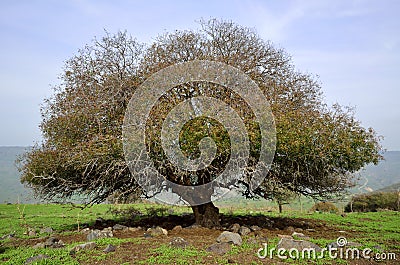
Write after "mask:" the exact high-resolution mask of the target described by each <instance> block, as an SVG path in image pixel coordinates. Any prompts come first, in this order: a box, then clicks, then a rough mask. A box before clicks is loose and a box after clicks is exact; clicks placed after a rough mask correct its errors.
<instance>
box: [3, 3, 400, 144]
mask: <svg viewBox="0 0 400 265" xmlns="http://www.w3.org/2000/svg"><path fill="white" fill-rule="evenodd" d="M399 11H400V1H397V0H393V1H390V0H381V1H375V0H374V1H361V0H360V1H356V0H354V1H352V0H339V1H324V0H318V1H316V0H315V1H314V0H301V1H272V0H268V1H261V0H260V1H255V0H254V1H245V0H244V1H232V0H227V1H188V0H186V1H161V0H160V1H153V0H146V1H118V0H114V1H95V0H92V1H78V0H75V1H70V0H65V1H44V0H43V1H35V0H26V1H24V0H17V1H15V0H3V1H1V2H0V36H1V41H0V126H1V127H0V128H1V130H0V146H1V145H8V146H10V145H19V146H21V145H22V146H26V145H32V144H34V143H35V142H38V141H40V140H41V135H40V130H39V129H38V125H39V123H40V119H41V117H40V112H39V108H40V104H41V102H42V101H43V99H44V98H46V97H48V96H50V95H51V94H52V90H51V87H52V85H54V84H57V83H58V79H57V77H58V75H59V74H60V73H61V71H62V68H63V64H64V61H65V60H66V59H68V58H69V57H71V56H72V55H73V54H75V53H76V52H77V50H78V49H79V48H82V47H83V46H84V45H85V44H87V43H90V42H91V40H93V38H94V37H95V36H97V37H101V36H103V35H104V29H106V30H107V31H108V32H110V33H114V32H116V31H118V30H127V31H128V32H129V33H130V34H131V35H132V36H134V37H136V38H137V39H138V40H139V41H142V42H147V43H149V42H151V41H152V39H154V37H156V36H157V35H158V34H162V33H165V32H168V31H173V30H175V29H197V28H199V25H198V24H197V23H196V21H198V20H199V19H201V18H204V19H208V18H222V19H228V20H232V21H234V22H237V23H238V24H241V25H243V26H248V27H252V28H255V29H256V31H257V32H258V33H259V35H260V36H261V37H262V38H264V39H266V40H267V39H268V40H271V41H273V42H274V43H275V45H276V46H278V47H281V48H284V49H286V51H287V52H288V53H289V54H291V55H292V59H293V62H294V64H295V65H296V67H297V68H298V69H299V70H301V71H305V72H309V73H313V74H316V75H318V76H319V79H320V81H321V83H322V87H323V91H324V93H325V98H326V101H327V102H328V103H335V102H339V103H341V104H344V105H350V106H353V107H355V108H356V113H357V118H358V119H359V120H361V121H362V124H363V125H364V126H366V127H373V128H375V129H376V131H377V132H378V133H379V134H381V135H383V136H384V137H385V140H384V141H383V145H384V147H385V148H386V149H388V150H400V139H399V137H398V136H399V135H400V108H399V101H400V18H399V16H398V12H399Z"/></svg>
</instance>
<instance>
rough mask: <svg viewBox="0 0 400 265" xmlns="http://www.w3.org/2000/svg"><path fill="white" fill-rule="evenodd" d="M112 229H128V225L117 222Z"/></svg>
mask: <svg viewBox="0 0 400 265" xmlns="http://www.w3.org/2000/svg"><path fill="white" fill-rule="evenodd" d="M112 229H113V230H126V229H128V227H127V226H125V225H120V224H115V225H114V226H113V227H112Z"/></svg>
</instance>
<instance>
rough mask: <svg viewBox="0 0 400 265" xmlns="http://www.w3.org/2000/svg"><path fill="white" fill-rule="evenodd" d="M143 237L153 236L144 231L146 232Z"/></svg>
mask: <svg viewBox="0 0 400 265" xmlns="http://www.w3.org/2000/svg"><path fill="white" fill-rule="evenodd" d="M143 237H144V238H150V237H153V236H152V235H150V234H149V233H144V234H143Z"/></svg>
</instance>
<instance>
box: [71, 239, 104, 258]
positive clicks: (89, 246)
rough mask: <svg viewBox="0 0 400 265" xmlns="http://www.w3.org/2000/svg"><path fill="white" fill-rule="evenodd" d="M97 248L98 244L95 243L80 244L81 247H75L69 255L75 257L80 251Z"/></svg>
mask: <svg viewBox="0 0 400 265" xmlns="http://www.w3.org/2000/svg"><path fill="white" fill-rule="evenodd" d="M96 246H97V244H96V243H95V242H88V243H84V244H80V245H77V246H75V247H73V248H72V249H71V250H70V251H69V253H70V254H71V255H74V254H75V253H76V252H78V251H81V250H90V249H94V248H95V247H96Z"/></svg>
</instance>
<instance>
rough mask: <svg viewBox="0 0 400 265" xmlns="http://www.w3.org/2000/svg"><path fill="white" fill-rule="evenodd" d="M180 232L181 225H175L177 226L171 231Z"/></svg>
mask: <svg viewBox="0 0 400 265" xmlns="http://www.w3.org/2000/svg"><path fill="white" fill-rule="evenodd" d="M181 230H182V226H181V225H177V226H174V228H172V231H174V232H179V231H181Z"/></svg>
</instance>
